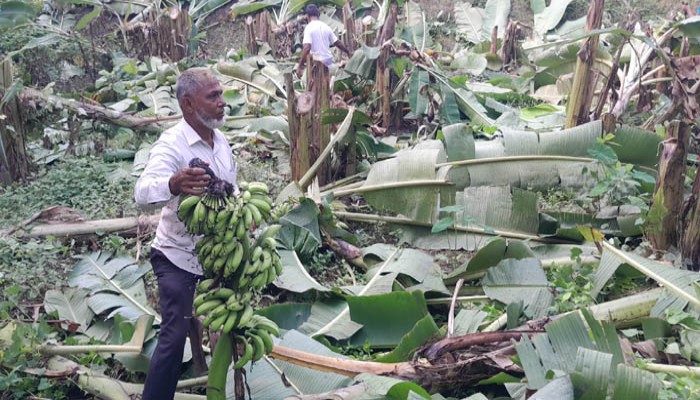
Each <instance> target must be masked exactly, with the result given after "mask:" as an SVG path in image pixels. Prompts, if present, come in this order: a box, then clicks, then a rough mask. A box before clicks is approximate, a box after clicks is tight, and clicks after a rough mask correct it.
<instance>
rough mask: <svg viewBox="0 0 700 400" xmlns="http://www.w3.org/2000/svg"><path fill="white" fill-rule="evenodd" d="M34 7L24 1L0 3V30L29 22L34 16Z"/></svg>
mask: <svg viewBox="0 0 700 400" xmlns="http://www.w3.org/2000/svg"><path fill="white" fill-rule="evenodd" d="M35 13H36V12H35V10H34V7H32V5H31V4H28V3H26V2H24V1H5V2H2V3H0V29H3V30H4V29H9V28H12V27H14V26H17V25H19V24H22V23H25V22H27V21H31V20H32V19H34V15H35Z"/></svg>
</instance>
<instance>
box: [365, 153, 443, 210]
mask: <svg viewBox="0 0 700 400" xmlns="http://www.w3.org/2000/svg"><path fill="white" fill-rule="evenodd" d="M444 161H445V153H444V151H443V150H403V151H400V152H398V153H396V156H395V157H394V158H392V159H389V160H384V161H379V162H377V163H375V164H374V165H372V169H371V170H370V171H369V174H368V175H367V179H366V180H365V182H364V184H363V185H362V186H361V189H362V190H363V195H364V197H365V199H366V200H367V202H368V203H369V204H370V205H372V207H374V208H377V209H380V210H387V211H393V212H395V213H399V214H402V215H404V216H406V217H408V218H411V219H414V220H417V221H422V222H432V221H433V218H434V215H435V212H436V210H437V208H438V207H439V206H440V203H441V202H448V204H449V202H450V199H451V198H454V197H453V196H454V191H453V190H452V189H451V187H449V186H446V185H445V183H444V180H443V179H440V175H439V173H440V171H436V168H435V166H436V164H437V163H439V162H444ZM412 182H415V184H412ZM370 189H371V191H370ZM450 196H452V197H450Z"/></svg>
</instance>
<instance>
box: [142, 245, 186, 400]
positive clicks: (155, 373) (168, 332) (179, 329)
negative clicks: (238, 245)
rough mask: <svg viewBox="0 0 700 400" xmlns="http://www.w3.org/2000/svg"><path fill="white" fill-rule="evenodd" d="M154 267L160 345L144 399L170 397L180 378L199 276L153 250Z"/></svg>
mask: <svg viewBox="0 0 700 400" xmlns="http://www.w3.org/2000/svg"><path fill="white" fill-rule="evenodd" d="M151 253H152V255H151V266H152V267H153V272H155V274H156V277H157V278H158V294H159V297H160V314H161V317H162V318H163V321H162V322H161V324H160V335H159V336H158V345H157V346H156V350H155V352H154V353H153V357H152V358H151V364H150V365H149V367H148V375H147V376H146V383H145V386H144V389H143V399H144V400H170V399H172V398H173V397H174V396H175V386H177V381H178V379H179V377H180V368H181V366H182V355H183V353H184V348H185V339H186V338H187V330H188V328H189V326H190V319H191V318H192V299H193V297H194V289H195V285H196V284H197V280H198V279H199V277H198V276H197V275H195V274H192V273H190V272H187V271H185V270H183V269H180V268H178V267H176V266H175V265H174V264H173V263H171V262H170V260H168V259H167V258H166V257H165V256H164V255H163V253H161V252H160V251H158V250H156V249H151Z"/></svg>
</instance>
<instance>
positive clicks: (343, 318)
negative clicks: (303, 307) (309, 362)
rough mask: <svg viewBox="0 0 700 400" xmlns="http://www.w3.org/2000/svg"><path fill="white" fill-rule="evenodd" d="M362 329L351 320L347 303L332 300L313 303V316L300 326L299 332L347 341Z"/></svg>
mask: <svg viewBox="0 0 700 400" xmlns="http://www.w3.org/2000/svg"><path fill="white" fill-rule="evenodd" d="M360 328H362V325H360V324H358V323H355V322H353V321H352V320H351V319H350V315H349V309H348V305H347V302H345V300H343V299H338V298H331V299H326V300H322V301H316V302H314V303H313V305H312V306H311V314H310V315H309V318H308V319H307V320H306V321H304V323H303V324H301V325H300V326H299V332H301V333H303V334H305V335H307V336H310V337H314V338H315V337H317V336H321V335H323V336H328V337H331V338H333V339H335V340H347V339H349V338H350V337H351V336H352V335H354V334H355V333H356V332H357V331H359V330H360Z"/></svg>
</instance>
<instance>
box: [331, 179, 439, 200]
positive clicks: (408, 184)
mask: <svg viewBox="0 0 700 400" xmlns="http://www.w3.org/2000/svg"><path fill="white" fill-rule="evenodd" d="M451 185H453V183H452V182H448V181H442V180H433V179H425V180H413V181H405V182H393V183H384V184H381V185H368V186H358V187H349V185H348V186H346V187H345V189H341V190H336V191H333V195H334V196H336V197H340V196H346V195H349V194H356V193H364V192H374V191H377V190H386V189H396V188H407V187H420V186H451ZM321 194H322V195H323V194H324V193H321Z"/></svg>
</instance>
